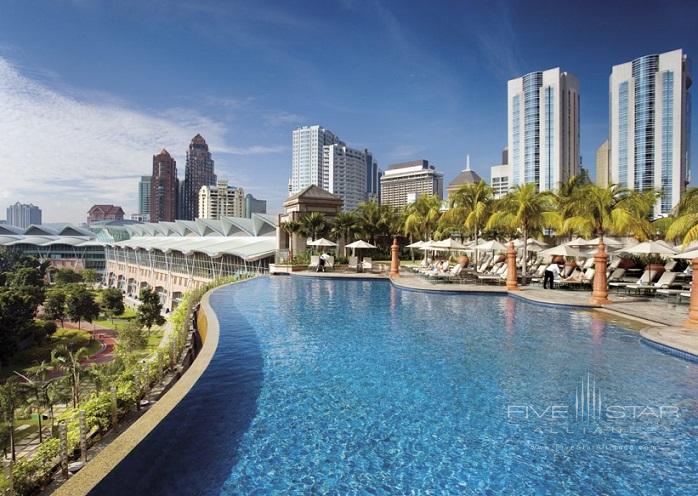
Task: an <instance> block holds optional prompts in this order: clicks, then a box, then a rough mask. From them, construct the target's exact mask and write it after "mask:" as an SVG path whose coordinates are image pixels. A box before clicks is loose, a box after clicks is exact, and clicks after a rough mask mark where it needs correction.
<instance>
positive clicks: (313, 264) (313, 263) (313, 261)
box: [308, 255, 320, 269]
mask: <svg viewBox="0 0 698 496" xmlns="http://www.w3.org/2000/svg"><path fill="white" fill-rule="evenodd" d="M318 265H320V255H311V256H310V263H309V264H308V269H317V268H318Z"/></svg>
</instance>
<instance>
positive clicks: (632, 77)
mask: <svg viewBox="0 0 698 496" xmlns="http://www.w3.org/2000/svg"><path fill="white" fill-rule="evenodd" d="M689 71H690V65H689V59H688V57H687V55H686V54H685V53H684V52H683V50H674V51H671V52H666V53H662V54H659V55H645V56H644V57H640V58H637V59H635V60H633V61H632V62H627V63H625V64H620V65H614V66H613V68H612V70H611V77H610V80H609V98H610V104H609V106H610V112H609V113H610V130H609V131H610V137H609V148H610V171H611V182H613V183H617V184H620V185H621V186H625V187H628V188H631V189H635V190H638V191H644V190H648V189H656V190H660V191H662V198H661V199H660V200H658V201H657V205H656V206H655V212H654V213H655V215H656V216H659V215H665V214H668V213H669V212H670V211H671V209H672V207H674V205H676V204H677V203H678V201H679V198H680V197H681V194H682V193H683V192H684V190H685V188H686V184H687V183H688V179H689V149H690V146H689V141H690V137H689V125H690V94H689V92H688V89H689V88H690V86H691V75H690V72H689Z"/></svg>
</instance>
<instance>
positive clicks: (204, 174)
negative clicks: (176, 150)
mask: <svg viewBox="0 0 698 496" xmlns="http://www.w3.org/2000/svg"><path fill="white" fill-rule="evenodd" d="M215 184H216V174H215V173H214V170H213V159H212V158H211V153H210V152H209V151H208V145H207V144H206V140H204V138H203V137H202V136H201V135H200V134H197V135H196V136H194V138H192V140H191V143H190V144H189V150H188V151H187V165H186V167H185V169H184V182H183V183H182V195H181V198H180V202H181V205H180V214H179V215H180V218H181V219H183V220H193V219H195V218H196V217H197V214H198V207H199V191H200V190H201V187H202V186H211V185H215Z"/></svg>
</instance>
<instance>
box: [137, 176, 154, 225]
mask: <svg viewBox="0 0 698 496" xmlns="http://www.w3.org/2000/svg"><path fill="white" fill-rule="evenodd" d="M150 179H151V178H150V176H141V180H140V181H139V182H138V215H139V216H140V218H141V219H143V220H145V221H148V219H150Z"/></svg>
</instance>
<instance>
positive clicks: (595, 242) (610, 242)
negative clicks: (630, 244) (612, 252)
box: [586, 236, 623, 248]
mask: <svg viewBox="0 0 698 496" xmlns="http://www.w3.org/2000/svg"><path fill="white" fill-rule="evenodd" d="M599 241H601V238H594V239H591V240H589V241H587V242H586V244H587V245H588V246H597V245H598V244H599ZM603 242H604V244H605V245H606V246H607V247H609V248H616V247H617V248H620V247H621V246H623V242H622V241H618V240H617V239H614V238H609V237H606V236H604V238H603Z"/></svg>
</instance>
